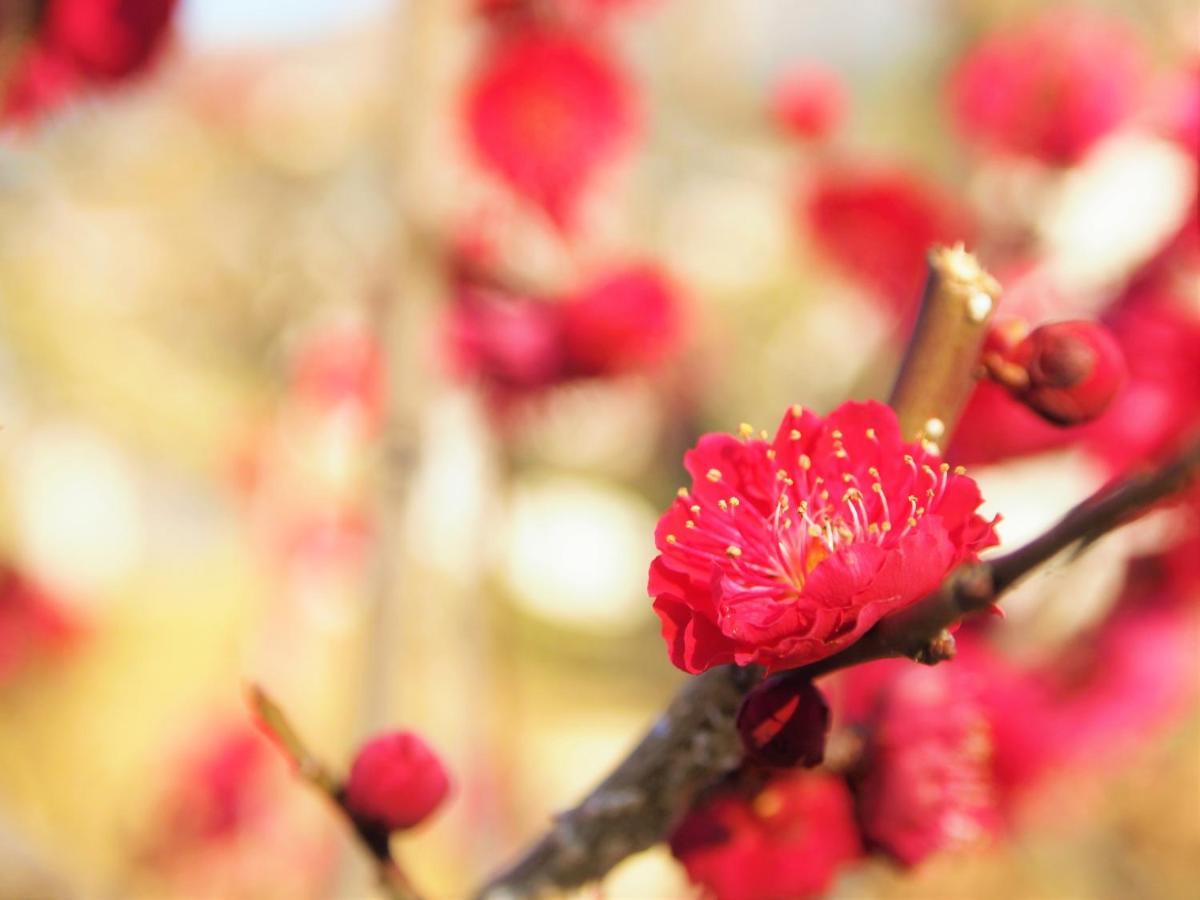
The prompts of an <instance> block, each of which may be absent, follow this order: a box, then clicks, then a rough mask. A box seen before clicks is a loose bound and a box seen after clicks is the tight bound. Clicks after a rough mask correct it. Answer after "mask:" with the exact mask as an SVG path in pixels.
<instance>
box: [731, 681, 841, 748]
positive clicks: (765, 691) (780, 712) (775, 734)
mask: <svg viewBox="0 0 1200 900" xmlns="http://www.w3.org/2000/svg"><path fill="white" fill-rule="evenodd" d="M737 727H738V733H739V734H740V735H741V737H742V746H743V747H744V748H745V751H746V757H747V758H748V759H749V760H750V761H751V762H755V763H758V764H759V765H761V766H770V767H772V768H791V767H793V766H805V767H811V766H816V765H820V763H821V761H822V760H823V759H824V758H825V735H826V733H827V732H828V730H829V707H828V706H826V704H825V698H824V697H822V696H821V692H820V691H818V690H817V689H816V688H815V687H813V684H812V682H811V681H809V680H808V679H807V678H797V677H789V676H787V675H783V676H777V677H775V678H769V679H767V680H766V681H764V682H762V683H761V684H758V685H757V686H755V687H754V688H753V689H752V690H751V691H750V693H749V694H747V695H746V698H745V699H744V700H743V701H742V706H741V708H740V709H739V710H738V715H737Z"/></svg>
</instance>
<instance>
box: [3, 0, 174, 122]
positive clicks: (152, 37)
mask: <svg viewBox="0 0 1200 900" xmlns="http://www.w3.org/2000/svg"><path fill="white" fill-rule="evenodd" d="M176 6H177V0H48V2H47V3H46V4H45V7H44V9H42V11H41V13H40V15H39V17H38V19H37V22H36V23H35V28H34V31H33V33H32V34H31V35H30V37H29V41H28V43H27V45H26V46H25V47H24V48H22V50H21V51H20V52H21V55H20V57H19V58H18V59H17V62H16V64H15V67H14V69H13V71H12V73H11V78H10V83H9V84H8V85H7V91H6V93H5V96H4V97H3V104H2V107H3V117H4V118H11V119H14V120H17V121H25V120H28V119H30V118H32V117H33V116H35V115H36V114H38V113H40V112H42V111H44V110H47V109H51V108H53V107H54V106H57V105H58V104H60V103H62V102H63V101H64V100H66V99H67V98H68V97H69V96H70V95H71V94H73V93H75V92H76V91H78V90H80V89H81V88H83V87H84V86H86V85H88V84H111V83H115V82H118V81H121V80H123V79H126V78H128V77H130V76H132V75H134V74H136V73H138V72H140V71H141V70H143V69H145V68H146V67H147V66H148V65H150V63H151V62H152V61H153V59H154V57H155V56H156V55H157V53H158V52H159V51H160V50H161V49H162V47H163V45H164V44H165V42H166V38H167V34H168V29H169V25H170V21H171V17H172V15H173V13H174V11H175V8H176Z"/></svg>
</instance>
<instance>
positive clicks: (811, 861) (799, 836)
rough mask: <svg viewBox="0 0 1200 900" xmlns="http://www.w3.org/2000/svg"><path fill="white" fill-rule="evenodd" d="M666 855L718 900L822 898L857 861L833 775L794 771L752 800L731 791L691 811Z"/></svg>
mask: <svg viewBox="0 0 1200 900" xmlns="http://www.w3.org/2000/svg"><path fill="white" fill-rule="evenodd" d="M670 845H671V852H672V853H673V854H674V855H675V857H676V858H677V859H678V860H679V861H680V862H681V863H683V866H684V868H685V869H686V870H687V874H688V878H690V879H691V880H692V881H693V882H695V883H696V884H699V885H702V886H703V887H704V888H706V889H707V890H708V891H710V892H711V893H712V895H713V896H714V897H716V898H718V900H801V898H805V897H814V896H818V895H820V894H822V893H823V892H824V891H825V889H826V888H828V886H829V884H830V882H832V881H833V878H834V876H835V875H836V874H837V872H838V869H839V868H841V867H842V866H843V865H844V864H845V863H848V862H850V861H852V860H854V859H856V858H858V857H859V856H861V855H862V841H861V840H860V838H859V834H858V828H857V826H856V825H855V822H854V809H853V801H852V799H851V797H850V792H849V790H848V789H847V788H846V784H845V782H844V781H842V779H841V778H838V777H837V776H835V775H828V774H825V773H818V772H799V773H795V774H788V775H784V776H781V777H779V778H776V779H774V780H772V781H771V782H769V783H768V784H767V786H766V787H765V788H763V790H762V791H760V792H759V794H758V795H757V796H756V797H754V798H753V799H752V800H751V799H747V798H746V797H744V796H743V795H742V794H741V793H738V792H737V791H735V790H732V789H729V790H726V791H723V792H721V793H718V794H716V795H714V796H713V797H711V798H709V799H708V800H707V801H705V802H703V803H702V804H701V805H699V806H697V807H696V808H694V809H693V810H692V811H691V812H690V813H689V814H688V816H687V818H685V819H684V820H683V822H681V823H680V825H679V826H678V827H677V828H676V829H675V832H674V833H673V834H672V835H671V839H670Z"/></svg>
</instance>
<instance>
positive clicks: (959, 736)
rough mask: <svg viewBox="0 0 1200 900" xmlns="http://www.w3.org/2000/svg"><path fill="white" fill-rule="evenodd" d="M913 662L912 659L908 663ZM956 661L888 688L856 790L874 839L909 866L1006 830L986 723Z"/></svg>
mask: <svg viewBox="0 0 1200 900" xmlns="http://www.w3.org/2000/svg"><path fill="white" fill-rule="evenodd" d="M906 662H907V661H906ZM956 675H957V672H956V671H955V667H954V665H953V664H951V665H949V666H946V665H943V666H938V667H936V668H925V667H918V666H913V665H911V664H908V665H905V667H904V668H903V669H902V670H900V671H898V672H897V673H896V677H895V678H894V679H892V680H891V681H889V682H888V683H886V685H885V686H884V688H883V691H882V697H881V698H880V701H879V703H878V706H877V708H876V710H875V713H874V716H873V717H872V719H871V721H870V724H869V725H868V726H867V727H868V729H869V731H868V733H869V737H868V739H867V748H866V758H865V760H864V762H863V764H862V766H863V769H862V775H861V776H860V778H859V779H858V781H857V783H856V785H855V795H856V798H857V801H858V811H859V820H860V821H861V823H862V826H863V835H864V836H865V837H866V838H867V840H868V841H869V842H870V843H872V844H875V845H877V846H879V847H881V848H882V849H883V850H885V851H886V852H887V853H888V854H890V855H891V856H893V857H894V858H895V859H897V860H899V861H900V862H902V863H904V864H905V865H916V864H917V863H919V862H920V861H921V860H923V859H925V858H926V857H927V856H929V855H931V854H933V853H935V852H937V851H939V850H954V849H957V848H959V847H963V846H967V845H973V844H977V843H980V842H982V841H983V840H985V839H986V838H987V837H989V836H990V835H993V834H995V833H996V832H997V831H999V829H1000V826H1001V819H1000V815H999V812H998V810H997V807H996V801H995V796H994V791H993V784H992V758H991V754H992V741H991V733H990V730H989V725H988V722H987V719H986V718H985V717H984V714H983V711H982V709H981V708H980V706H979V704H978V703H977V702H975V701H974V699H973V698H972V697H971V696H970V693H969V692H968V691H966V690H964V689H963V686H961V685H959V684H958V683H957V681H956V678H955V676H956Z"/></svg>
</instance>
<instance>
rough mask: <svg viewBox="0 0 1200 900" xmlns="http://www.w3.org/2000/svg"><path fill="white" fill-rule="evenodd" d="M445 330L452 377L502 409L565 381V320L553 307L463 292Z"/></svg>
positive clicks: (488, 291)
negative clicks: (475, 385)
mask: <svg viewBox="0 0 1200 900" xmlns="http://www.w3.org/2000/svg"><path fill="white" fill-rule="evenodd" d="M443 328H444V336H445V349H446V356H447V360H448V362H449V367H450V370H451V372H452V373H453V374H454V375H456V376H457V377H459V378H461V379H464V380H471V381H476V382H478V383H479V384H480V385H481V386H483V387H484V388H485V389H486V390H487V392H488V393H489V394H490V395H491V398H492V399H493V400H496V401H499V402H500V403H501V404H502V405H503V404H504V403H505V402H506V401H507V400H510V399H512V398H514V397H516V396H519V395H521V394H524V393H529V392H533V391H537V390H541V389H543V388H546V387H548V386H549V385H552V384H554V383H556V382H558V381H559V380H561V379H562V377H563V372H564V370H565V362H564V359H563V346H562V319H561V316H560V314H559V311H558V309H557V306H556V305H555V304H554V303H553V302H550V301H544V300H540V299H535V298H532V297H525V296H521V295H518V294H512V293H508V292H506V291H502V290H497V289H493V288H484V287H474V286H466V287H460V288H459V289H458V291H457V292H456V294H455V296H454V298H453V300H452V302H451V305H450V307H449V309H448V310H447V314H446V319H445V322H444V325H443Z"/></svg>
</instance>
